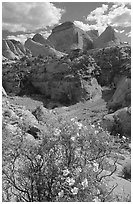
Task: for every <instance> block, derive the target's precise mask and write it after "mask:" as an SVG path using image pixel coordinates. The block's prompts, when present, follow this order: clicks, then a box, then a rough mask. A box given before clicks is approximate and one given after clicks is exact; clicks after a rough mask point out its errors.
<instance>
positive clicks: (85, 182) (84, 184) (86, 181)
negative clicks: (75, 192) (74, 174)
mask: <svg viewBox="0 0 133 204" xmlns="http://www.w3.org/2000/svg"><path fill="white" fill-rule="evenodd" d="M81 184H82V186H83V188H87V187H88V180H87V179H86V178H85V179H84V181H82V183H81Z"/></svg>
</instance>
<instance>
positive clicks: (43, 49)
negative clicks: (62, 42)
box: [25, 39, 64, 58]
mask: <svg viewBox="0 0 133 204" xmlns="http://www.w3.org/2000/svg"><path fill="white" fill-rule="evenodd" d="M25 47H26V48H28V49H29V50H30V51H31V53H32V55H33V56H39V55H41V56H43V57H46V56H51V57H57V58H60V57H62V56H63V55H64V53H61V52H59V51H57V50H55V49H54V48H52V47H50V46H49V45H47V44H46V45H45V44H41V43H38V42H35V41H33V40H32V39H28V40H27V41H26V42H25Z"/></svg>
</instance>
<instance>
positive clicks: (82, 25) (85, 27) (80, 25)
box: [73, 21, 93, 31]
mask: <svg viewBox="0 0 133 204" xmlns="http://www.w3.org/2000/svg"><path fill="white" fill-rule="evenodd" d="M73 23H74V25H75V26H77V27H78V28H81V29H82V30H84V31H88V30H92V29H93V25H89V24H85V23H83V22H82V21H74V22H73Z"/></svg>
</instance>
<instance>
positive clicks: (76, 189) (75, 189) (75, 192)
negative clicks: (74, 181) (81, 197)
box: [71, 187, 78, 195]
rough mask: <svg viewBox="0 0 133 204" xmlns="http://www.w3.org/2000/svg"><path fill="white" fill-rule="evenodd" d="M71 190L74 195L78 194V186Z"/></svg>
mask: <svg viewBox="0 0 133 204" xmlns="http://www.w3.org/2000/svg"><path fill="white" fill-rule="evenodd" d="M71 192H72V194H73V195H76V194H77V193H78V188H76V187H74V188H73V189H71Z"/></svg>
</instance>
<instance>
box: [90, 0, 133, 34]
mask: <svg viewBox="0 0 133 204" xmlns="http://www.w3.org/2000/svg"><path fill="white" fill-rule="evenodd" d="M129 6H130V2H122V3H118V2H116V3H113V5H111V7H110V8H109V6H108V5H105V4H103V5H102V6H101V7H99V8H96V9H95V10H93V11H92V12H91V13H90V14H89V15H88V16H87V18H86V20H87V21H88V22H89V24H90V23H93V24H94V25H95V26H96V27H97V29H98V31H99V33H101V32H103V31H104V29H105V28H106V27H107V26H108V25H112V26H113V27H122V28H125V27H130V26H131V8H129Z"/></svg>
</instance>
